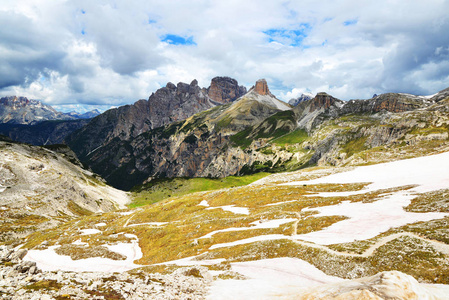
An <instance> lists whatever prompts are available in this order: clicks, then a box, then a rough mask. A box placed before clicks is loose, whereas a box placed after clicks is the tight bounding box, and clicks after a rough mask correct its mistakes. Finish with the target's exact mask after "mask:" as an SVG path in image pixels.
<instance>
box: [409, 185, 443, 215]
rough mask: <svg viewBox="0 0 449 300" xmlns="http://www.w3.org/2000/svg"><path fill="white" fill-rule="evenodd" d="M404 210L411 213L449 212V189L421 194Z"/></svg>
mask: <svg viewBox="0 0 449 300" xmlns="http://www.w3.org/2000/svg"><path fill="white" fill-rule="evenodd" d="M404 209H405V210H406V211H410V212H449V189H444V190H438V191H434V192H429V193H423V194H420V195H418V197H416V198H414V199H412V202H411V203H410V204H409V205H408V206H407V207H405V208H404Z"/></svg>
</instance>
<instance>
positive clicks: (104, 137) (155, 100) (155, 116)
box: [66, 77, 246, 160]
mask: <svg viewBox="0 0 449 300" xmlns="http://www.w3.org/2000/svg"><path fill="white" fill-rule="evenodd" d="M245 91H246V89H245V88H244V87H241V86H238V83H237V81H236V80H234V79H231V78H228V77H215V78H213V79H212V81H211V87H209V89H205V88H200V87H199V86H198V82H197V81H196V80H193V81H192V82H191V83H190V84H186V83H182V82H180V83H178V84H177V85H174V84H173V83H170V82H169V83H168V84H167V85H166V86H165V87H163V88H161V89H159V90H157V91H156V92H155V93H153V94H152V95H151V96H150V97H149V99H148V101H147V100H139V101H137V102H136V103H134V104H133V105H126V106H121V107H119V108H115V109H111V110H108V111H106V112H104V113H103V114H101V115H99V116H97V117H96V118H94V119H92V121H91V122H90V123H89V124H88V125H87V126H85V127H84V128H82V129H81V130H79V131H77V132H75V133H73V134H72V135H70V136H68V137H67V139H66V142H67V144H68V145H70V147H71V148H72V149H73V150H74V151H75V152H76V154H77V155H78V156H79V157H80V158H81V159H82V160H83V159H85V158H86V156H87V155H89V154H90V153H91V152H92V151H93V150H95V149H97V148H99V147H102V146H104V145H106V144H108V143H109V142H111V141H112V140H114V139H118V140H120V141H127V140H130V139H132V138H135V137H136V136H138V135H139V134H142V133H144V132H147V131H149V130H152V129H155V128H158V127H161V126H165V125H168V124H171V123H174V122H178V121H181V120H185V119H187V118H188V117H190V116H192V115H194V114H196V113H199V112H202V111H205V110H207V109H210V108H212V107H215V106H216V105H219V104H222V103H227V102H232V101H234V100H236V99H237V98H238V97H240V96H241V94H242V93H243V92H245Z"/></svg>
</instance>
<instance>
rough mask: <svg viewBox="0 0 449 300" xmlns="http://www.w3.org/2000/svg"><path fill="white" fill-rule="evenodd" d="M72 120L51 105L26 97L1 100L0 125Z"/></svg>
mask: <svg viewBox="0 0 449 300" xmlns="http://www.w3.org/2000/svg"><path fill="white" fill-rule="evenodd" d="M66 119H71V118H70V117H68V116H65V115H64V114H63V113H61V112H58V111H56V110H55V109H54V108H52V107H51V106H49V105H45V104H43V103H42V102H40V101H37V100H29V99H27V98H26V97H17V96H11V97H3V98H0V123H8V124H35V123H37V122H41V121H47V120H66Z"/></svg>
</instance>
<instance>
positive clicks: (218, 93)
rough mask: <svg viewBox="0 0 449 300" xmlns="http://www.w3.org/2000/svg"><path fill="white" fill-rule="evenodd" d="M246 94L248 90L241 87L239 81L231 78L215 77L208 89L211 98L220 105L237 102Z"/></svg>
mask: <svg viewBox="0 0 449 300" xmlns="http://www.w3.org/2000/svg"><path fill="white" fill-rule="evenodd" d="M245 94H246V88H245V87H244V86H239V85H238V82H237V80H235V79H232V78H230V77H214V78H212V81H211V83H210V87H209V88H208V89H207V95H208V96H209V98H210V99H211V100H212V101H213V102H215V103H218V104H226V103H230V102H233V101H235V100H236V99H237V98H240V97H241V96H243V95H245Z"/></svg>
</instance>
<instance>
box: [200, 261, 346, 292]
mask: <svg viewBox="0 0 449 300" xmlns="http://www.w3.org/2000/svg"><path fill="white" fill-rule="evenodd" d="M231 268H232V270H233V271H234V272H238V273H240V274H242V275H244V276H245V277H247V278H248V279H246V280H216V281H214V282H213V284H212V286H211V289H210V292H209V295H208V297H207V298H208V299H214V300H215V299H217V300H220V299H236V300H238V299H242V300H243V299H277V298H278V297H286V298H282V299H290V298H288V295H291V294H293V293H295V294H297V293H298V290H301V289H304V288H308V287H313V286H318V285H322V284H329V283H340V282H345V280H344V279H341V278H338V277H334V276H329V275H326V274H325V273H323V272H322V271H320V270H318V269H317V268H316V267H314V266H313V265H311V264H309V263H307V262H305V261H303V260H301V259H298V258H287V257H284V258H273V259H264V260H258V261H250V262H237V263H231Z"/></svg>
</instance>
